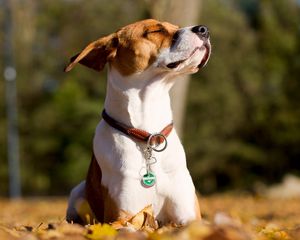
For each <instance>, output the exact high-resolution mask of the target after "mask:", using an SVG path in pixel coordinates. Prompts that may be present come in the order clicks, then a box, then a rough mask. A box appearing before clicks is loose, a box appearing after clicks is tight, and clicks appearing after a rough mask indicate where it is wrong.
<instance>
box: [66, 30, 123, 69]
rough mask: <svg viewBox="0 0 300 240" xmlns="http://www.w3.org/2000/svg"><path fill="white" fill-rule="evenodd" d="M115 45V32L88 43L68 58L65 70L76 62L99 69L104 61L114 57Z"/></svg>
mask: <svg viewBox="0 0 300 240" xmlns="http://www.w3.org/2000/svg"><path fill="white" fill-rule="evenodd" d="M117 45H118V38H117V36H116V34H115V33H113V34H110V35H108V36H106V37H103V38H100V39H98V40H96V41H94V42H92V43H90V44H89V45H87V46H86V48H85V49H83V50H82V51H81V52H80V53H78V54H77V55H75V56H73V57H72V58H71V59H70V63H69V65H68V66H67V67H66V68H65V72H69V71H70V70H71V69H72V68H73V67H74V66H75V64H76V63H80V64H82V65H84V66H86V67H89V68H92V69H94V70H96V71H101V70H102V69H103V68H104V66H105V64H106V62H107V61H109V60H111V59H112V58H114V57H115V55H116V52H117Z"/></svg>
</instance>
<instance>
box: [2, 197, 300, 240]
mask: <svg viewBox="0 0 300 240" xmlns="http://www.w3.org/2000/svg"><path fill="white" fill-rule="evenodd" d="M200 201H201V208H202V214H203V218H204V221H202V222H194V223H191V224H189V225H188V226H185V227H179V226H166V227H163V228H158V229H156V228H157V226H155V223H154V222H153V221H152V220H153V219H152V218H151V217H152V216H151V209H150V208H148V209H144V211H141V212H140V213H139V214H138V215H136V216H127V217H126V216H125V217H124V219H123V221H119V222H116V223H115V224H114V225H113V226H111V225H102V226H101V225H99V224H96V225H90V226H86V227H82V226H79V225H76V224H67V223H66V222H65V219H64V214H65V209H66V203H67V200H66V199H62V198H60V199H58V198H44V199H40V198H39V199H36V198H33V199H26V200H17V201H8V200H6V199H0V210H1V211H0V239H1V240H4V239H25V240H36V239H73V240H76V239H133V240H134V239H152V240H159V239H168V240H169V239H197V240H198V239H199V240H201V239H203V240H231V239H241V240H244V239H258V240H264V239H295V240H298V239H300V199H299V198H298V199H267V198H262V197H250V196H236V195H235V196H234V195H217V196H212V197H205V198H201V200H200ZM116 229H119V230H116ZM134 229H140V230H138V231H133V230H134Z"/></svg>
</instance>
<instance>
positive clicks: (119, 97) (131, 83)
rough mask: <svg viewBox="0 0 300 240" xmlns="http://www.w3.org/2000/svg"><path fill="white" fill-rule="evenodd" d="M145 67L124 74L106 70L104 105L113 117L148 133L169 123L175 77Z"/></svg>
mask: <svg viewBox="0 0 300 240" xmlns="http://www.w3.org/2000/svg"><path fill="white" fill-rule="evenodd" d="M153 72H155V71H153V69H152V70H147V71H145V72H143V73H140V74H134V75H131V76H127V77H124V76H122V75H121V74H120V73H119V72H118V71H116V70H115V69H114V68H110V69H109V70H108V81H107V93H106V99H105V103H104V107H105V109H106V111H107V113H108V114H109V115H110V116H111V117H112V118H114V119H115V120H117V121H119V122H122V123H124V124H126V125H128V126H132V127H135V128H140V129H143V130H146V131H148V132H150V133H155V132H159V131H161V130H162V129H163V128H164V127H165V126H166V125H168V124H169V123H170V122H172V120H173V119H172V110H171V103H170V96H169V90H170V89H171V87H172V86H173V83H174V80H173V79H171V77H170V76H169V75H167V74H163V73H158V72H157V73H153Z"/></svg>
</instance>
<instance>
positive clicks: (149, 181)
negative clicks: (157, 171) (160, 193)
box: [142, 172, 156, 188]
mask: <svg viewBox="0 0 300 240" xmlns="http://www.w3.org/2000/svg"><path fill="white" fill-rule="evenodd" d="M155 182H156V177H155V175H154V173H152V172H147V173H146V174H145V175H144V176H143V178H142V185H143V186H144V187H146V188H149V187H152V186H153V185H154V184H155Z"/></svg>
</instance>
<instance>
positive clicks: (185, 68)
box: [166, 42, 211, 73]
mask: <svg viewBox="0 0 300 240" xmlns="http://www.w3.org/2000/svg"><path fill="white" fill-rule="evenodd" d="M210 52H211V47H210V43H209V42H205V43H204V44H203V45H202V46H201V47H196V48H195V49H194V50H193V51H192V52H191V53H190V56H189V57H188V58H184V59H182V60H179V61H175V62H171V63H169V64H167V65H166V68H168V69H170V70H174V71H177V72H185V73H196V72H198V71H199V69H201V68H203V67H205V65H206V64H207V62H208V60H209V57H210Z"/></svg>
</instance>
